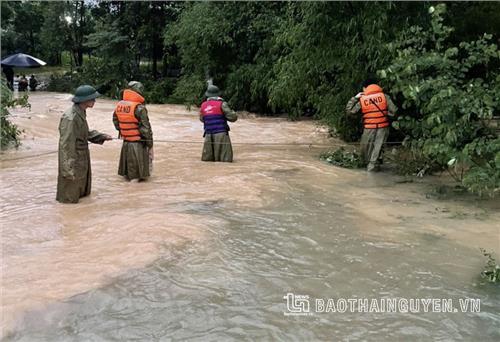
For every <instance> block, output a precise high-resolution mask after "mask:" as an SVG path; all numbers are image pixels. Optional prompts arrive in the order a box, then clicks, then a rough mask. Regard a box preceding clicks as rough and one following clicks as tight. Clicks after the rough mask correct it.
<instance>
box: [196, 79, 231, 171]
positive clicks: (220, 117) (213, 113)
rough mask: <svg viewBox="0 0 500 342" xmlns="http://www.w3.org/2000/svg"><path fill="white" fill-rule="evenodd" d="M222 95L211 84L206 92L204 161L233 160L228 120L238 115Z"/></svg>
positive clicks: (202, 109)
mask: <svg viewBox="0 0 500 342" xmlns="http://www.w3.org/2000/svg"><path fill="white" fill-rule="evenodd" d="M220 95H221V94H220V90H219V88H217V87H216V86H214V85H210V86H208V89H207V91H206V92H205V96H206V97H207V99H206V101H205V102H203V103H202V104H201V109H200V121H201V122H203V124H204V131H205V132H204V134H203V136H204V137H205V142H204V144H203V153H202V155H201V160H202V161H222V162H232V161H233V147H232V146H231V139H230V138H229V130H230V129H229V125H228V124H227V122H228V121H230V122H235V121H236V120H238V115H237V114H236V112H235V111H233V110H232V109H231V108H230V107H229V105H228V104H227V102H225V101H224V99H222V98H221V97H220Z"/></svg>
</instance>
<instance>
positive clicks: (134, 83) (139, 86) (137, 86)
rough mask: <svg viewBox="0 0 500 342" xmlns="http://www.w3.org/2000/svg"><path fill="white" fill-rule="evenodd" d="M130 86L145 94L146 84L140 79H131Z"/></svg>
mask: <svg viewBox="0 0 500 342" xmlns="http://www.w3.org/2000/svg"><path fill="white" fill-rule="evenodd" d="M128 87H129V88H130V89H132V90H133V91H135V92H137V93H139V94H141V95H143V94H144V85H143V84H142V83H141V82H138V81H130V82H129V83H128Z"/></svg>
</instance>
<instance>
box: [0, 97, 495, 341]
mask: <svg viewBox="0 0 500 342" xmlns="http://www.w3.org/2000/svg"><path fill="white" fill-rule="evenodd" d="M70 97H71V96H70V95H67V94H54V93H36V94H34V93H32V94H31V97H30V103H31V104H32V109H31V112H28V111H27V110H17V111H16V112H15V114H14V115H16V116H17V117H16V119H15V122H16V123H17V124H18V125H19V126H20V127H21V128H23V129H24V130H25V132H24V134H23V136H24V137H23V145H22V146H21V147H20V149H19V150H18V151H8V152H6V153H4V154H3V155H2V156H1V159H2V164H1V182H2V190H3V191H2V193H1V195H0V196H1V208H2V211H1V217H2V232H1V237H2V239H1V247H2V284H1V291H2V295H1V297H2V298H1V299H2V303H1V310H2V328H3V330H2V336H4V340H8V341H34V340H36V341H67V340H72V341H109V340H116V341H122V340H153V341H156V340H161V341H163V340H174V341H176V340H186V339H188V340H200V341H207V340H209V341H220V340H242V339H248V340H286V341H288V340H292V341H294V340H296V341H306V340H346V341H347V340H348V341H356V340H360V341H362V340H387V339H390V340H431V339H432V340H459V339H463V340H480V341H490V340H491V341H494V340H498V339H500V333H499V331H498V326H500V313H499V310H498V308H499V307H500V291H499V290H498V287H493V286H490V285H482V284H480V280H479V278H478V273H479V272H480V270H481V269H482V266H483V265H484V264H485V258H484V257H483V256H482V255H481V254H480V252H479V247H483V248H485V249H487V250H489V251H494V252H495V254H496V255H497V256H499V255H500V228H499V227H500V224H499V223H500V214H499V211H498V209H499V205H498V203H492V202H491V201H484V202H477V203H466V202H463V201H458V200H447V201H437V200H433V199H429V198H426V196H425V189H426V187H429V186H428V185H426V184H417V183H411V184H398V183H397V182H396V178H395V177H393V176H391V175H388V174H383V173H380V174H367V173H366V172H364V171H362V170H345V169H341V168H336V167H332V166H330V165H325V164H323V163H322V162H320V161H319V160H318V158H317V156H318V154H319V153H320V152H321V149H318V148H308V147H306V146H305V147H298V146H286V145H284V146H276V145H275V146H262V145H259V146H252V145H235V146H233V147H234V152H235V162H234V163H233V164H224V163H203V162H201V161H200V156H201V147H202V144H201V141H202V137H201V131H202V125H201V123H200V122H199V121H198V117H197V113H196V112H195V111H187V110H186V109H185V108H184V107H182V106H172V105H150V106H148V110H149V113H150V120H151V124H152V127H153V132H154V136H155V139H159V140H169V141H170V140H175V141H199V142H200V144H191V143H189V144H188V143H179V144H177V143H160V142H159V143H157V144H156V145H155V162H154V171H153V177H152V178H151V179H150V181H148V182H145V183H135V182H131V183H129V182H125V181H123V180H122V178H121V177H119V176H118V175H117V174H116V173H117V167H118V159H119V153H120V147H121V144H120V142H119V141H113V142H109V143H105V144H104V145H103V146H99V145H92V146H91V158H92V170H93V186H92V194H91V196H90V197H88V198H84V199H82V200H81V201H80V203H79V204H78V205H64V204H59V203H57V202H56V201H55V191H56V180H57V179H56V178H57V154H56V153H53V154H46V155H42V156H40V157H36V158H30V159H17V158H21V157H24V156H31V155H37V154H42V153H45V152H51V151H55V150H57V142H58V132H57V126H58V123H59V118H60V116H61V114H62V112H63V111H64V110H65V109H66V108H67V107H68V106H70V101H69V100H70ZM114 104H115V102H113V101H110V100H104V99H99V100H98V101H97V103H96V105H95V107H94V108H93V109H90V110H89V111H88V114H87V116H88V122H89V126H90V127H91V129H97V130H100V131H102V132H105V133H110V134H112V135H113V136H115V134H116V133H115V130H114V127H113V124H112V122H111V113H112V111H113V108H114ZM231 137H232V140H233V142H236V143H238V142H248V143H252V142H258V143H263V142H270V143H283V144H287V143H310V142H315V143H327V142H328V139H327V137H326V134H325V133H323V130H321V129H319V128H318V127H316V126H315V125H314V124H313V123H312V122H288V121H286V120H283V119H271V118H252V117H250V116H249V117H245V118H241V119H240V120H238V122H236V123H235V124H233V125H232V131H231ZM9 159H11V160H9ZM12 159H17V160H12ZM287 293H295V294H303V295H309V296H310V298H311V299H312V298H394V297H397V298H443V299H444V298H451V299H453V300H454V301H458V300H459V299H461V298H480V299H481V312H480V313H470V312H468V313H461V312H458V313H435V312H432V313H431V312H429V313H424V312H419V313H385V314H384V313H359V312H358V313H338V312H337V313H316V314H314V315H312V316H285V315H284V312H285V311H286V303H285V300H284V299H283V297H284V296H285V295H286V294H287Z"/></svg>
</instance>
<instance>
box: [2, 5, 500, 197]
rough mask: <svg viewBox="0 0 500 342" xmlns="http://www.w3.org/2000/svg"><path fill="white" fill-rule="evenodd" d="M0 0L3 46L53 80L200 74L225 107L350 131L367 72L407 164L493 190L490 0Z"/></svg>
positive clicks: (159, 88)
mask: <svg viewBox="0 0 500 342" xmlns="http://www.w3.org/2000/svg"><path fill="white" fill-rule="evenodd" d="M1 6H2V55H6V54H9V53H12V52H16V51H23V52H27V53H30V54H33V55H36V56H39V57H41V58H42V59H45V60H46V61H47V62H49V64H51V65H56V64H63V65H64V64H65V63H66V62H67V63H69V64H68V67H69V69H70V70H69V72H68V73H67V74H61V75H55V76H54V77H53V79H52V82H50V85H49V89H52V90H58V91H71V90H72V89H73V88H74V87H75V86H76V85H78V84H81V83H91V84H94V85H96V86H98V87H99V90H100V91H101V92H105V93H106V94H107V95H108V96H112V97H116V96H118V94H119V92H120V89H122V88H123V86H124V84H125V83H126V81H127V80H131V79H137V80H140V81H143V82H144V83H145V85H146V89H147V94H146V98H147V100H148V101H150V102H157V103H164V102H177V103H179V102H180V103H186V104H199V103H200V101H201V100H202V96H203V91H204V89H205V87H206V81H207V79H209V78H212V79H213V81H214V83H215V84H217V85H219V86H220V87H221V88H222V89H223V90H224V96H225V98H226V99H227V100H228V101H229V102H230V104H231V105H232V106H233V107H234V108H235V109H237V110H249V111H256V112H260V113H262V114H268V115H273V114H283V113H286V114H287V115H288V116H289V117H290V118H292V119H297V118H300V117H302V116H314V117H315V118H317V119H319V120H321V121H322V122H324V123H326V124H327V125H328V126H329V127H330V128H331V131H332V134H336V135H338V136H340V137H341V138H343V139H344V140H346V141H355V140H357V139H358V138H359V135H360V124H359V120H358V118H355V117H347V116H346V115H345V113H344V106H345V103H346V102H347V100H348V99H349V98H350V97H351V96H352V95H354V94H356V93H357V92H358V91H360V83H361V81H363V80H364V79H365V78H367V77H369V76H372V75H378V76H379V77H380V79H381V85H382V86H383V87H384V88H385V89H386V90H387V91H388V93H390V94H391V95H392V96H393V98H394V99H395V100H396V104H397V105H398V106H399V107H400V111H399V114H400V115H399V118H398V120H397V121H396V122H394V127H395V129H393V130H392V132H391V140H404V146H405V148H406V149H404V150H403V152H402V153H401V155H404V156H405V157H404V158H402V159H401V160H402V162H403V161H404V163H407V164H408V165H410V166H411V167H408V168H406V169H407V170H408V172H415V173H420V174H423V173H425V172H431V171H433V170H448V171H449V172H450V173H451V174H452V175H453V176H454V177H455V178H456V179H457V180H458V181H460V182H462V184H463V185H464V186H466V187H467V188H469V189H470V190H472V191H475V192H477V193H482V194H494V193H496V192H498V191H499V187H500V184H499V183H500V152H499V151H500V146H499V145H500V143H499V140H498V134H497V132H495V131H493V129H492V127H491V126H492V124H491V120H492V118H493V117H494V116H498V115H500V114H499V107H500V103H499V100H498V99H499V98H500V96H499V95H500V93H499V84H500V82H499V81H500V75H499V71H498V70H499V69H500V56H499V50H498V42H499V38H500V17H499V16H498V13H499V12H500V3H498V2H450V3H447V8H446V7H445V6H444V5H437V4H436V3H431V2H379V3H373V2H120V1H107V2H104V1H94V2H83V1H72V2H69V1H68V2H34V1H30V2H10V1H2V3H1ZM429 9H431V10H429ZM429 12H431V13H429ZM65 56H69V57H70V58H66V59H65Z"/></svg>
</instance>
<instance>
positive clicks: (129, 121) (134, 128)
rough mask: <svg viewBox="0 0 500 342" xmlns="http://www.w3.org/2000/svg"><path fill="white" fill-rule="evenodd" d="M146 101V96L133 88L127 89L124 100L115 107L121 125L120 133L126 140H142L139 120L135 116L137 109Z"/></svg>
mask: <svg viewBox="0 0 500 342" xmlns="http://www.w3.org/2000/svg"><path fill="white" fill-rule="evenodd" d="M143 103H144V97H142V96H141V95H139V94H138V93H136V92H135V91H133V90H130V89H125V91H124V92H123V100H121V101H120V102H118V104H117V105H116V109H115V114H116V117H117V118H118V123H119V126H120V134H121V136H122V137H123V140H125V141H139V140H141V132H139V120H137V118H136V117H135V109H136V108H137V106H138V105H140V104H143Z"/></svg>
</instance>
